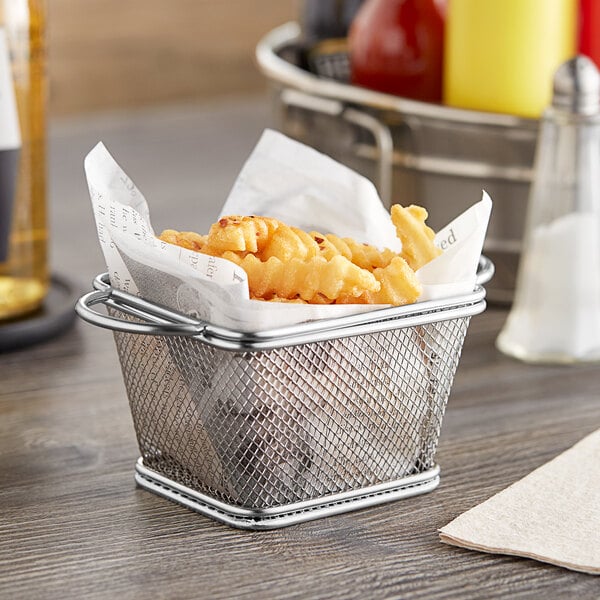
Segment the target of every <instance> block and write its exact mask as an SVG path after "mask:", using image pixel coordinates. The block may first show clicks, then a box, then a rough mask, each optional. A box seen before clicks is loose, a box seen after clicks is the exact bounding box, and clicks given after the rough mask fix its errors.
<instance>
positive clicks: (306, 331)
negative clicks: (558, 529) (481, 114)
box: [76, 257, 493, 351]
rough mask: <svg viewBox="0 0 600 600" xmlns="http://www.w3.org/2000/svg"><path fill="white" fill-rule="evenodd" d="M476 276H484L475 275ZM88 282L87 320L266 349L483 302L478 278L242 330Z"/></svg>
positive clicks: (446, 314) (458, 312) (435, 318)
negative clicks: (433, 292)
mask: <svg viewBox="0 0 600 600" xmlns="http://www.w3.org/2000/svg"><path fill="white" fill-rule="evenodd" d="M480 264H484V265H486V268H487V273H488V274H489V272H490V271H491V272H492V273H493V265H492V263H491V261H489V259H487V258H484V257H482V263H480ZM480 270H481V269H480ZM479 281H480V283H484V282H485V281H484V280H483V279H482V278H481V277H480V279H479ZM93 285H94V289H95V291H93V292H89V293H87V294H85V295H84V296H82V297H81V298H80V299H79V301H78V303H77V306H76V311H77V313H78V314H79V316H80V317H81V318H82V319H83V320H85V321H87V322H89V323H91V324H92V325H96V326H98V327H103V328H105V329H110V330H112V331H120V332H124V333H140V334H147V335H162V336H164V335H169V336H174V335H179V336H186V337H193V338H194V339H196V340H198V341H201V342H204V343H206V344H209V345H211V346H215V347H217V348H220V349H224V350H232V351H264V350H272V349H275V348H283V347H286V346H295V345H298V344H305V343H313V342H322V341H327V340H331V339H339V338H344V337H351V336H357V335H366V334H371V333H379V332H382V331H389V330H392V329H402V328H407V327H415V326H420V325H426V324H428V323H434V322H440V321H447V320H451V319H457V318H462V317H470V316H473V315H476V314H479V313H481V312H483V311H484V310H485V307H486V303H485V289H484V288H483V287H482V285H479V284H478V285H476V286H475V288H474V290H473V291H472V292H471V293H469V294H464V295H461V296H454V297H450V298H443V299H438V300H427V301H423V302H417V303H415V304H408V305H405V306H394V307H386V308H381V309H376V310H373V311H370V312H365V313H359V314H354V315H349V316H345V317H337V318H333V319H322V320H319V321H311V322H306V323H300V324H298V325H292V326H286V327H281V328H277V329H270V330H262V331H255V332H250V333H248V332H242V331H239V330H235V329H230V328H227V327H221V326H217V325H212V324H210V323H207V322H203V321H199V320H197V319H193V318H191V317H189V316H187V315H184V314H182V313H179V312H177V311H175V310H173V309H170V308H167V307H164V306H160V305H158V304H156V303H154V302H150V301H148V300H144V299H143V298H138V297H136V296H133V295H131V294H128V293H126V292H123V291H121V290H118V289H115V288H113V287H112V286H111V285H110V280H109V276H108V273H103V274H101V275H98V276H97V277H96V278H95V280H94V284H93ZM95 304H104V305H105V306H107V307H110V308H112V309H116V310H118V311H120V312H122V313H125V314H129V315H133V316H135V317H137V318H138V319H141V320H142V321H143V322H144V324H138V323H132V322H131V321H130V320H126V319H119V318H118V317H114V316H106V315H103V314H102V313H99V312H97V311H95V310H92V308H91V306H93V305H95Z"/></svg>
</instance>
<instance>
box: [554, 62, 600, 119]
mask: <svg viewBox="0 0 600 600" xmlns="http://www.w3.org/2000/svg"><path fill="white" fill-rule="evenodd" d="M552 106H553V107H554V108H557V109H559V110H566V111H568V112H570V113H574V114H578V115H593V114H596V113H597V112H598V111H600V73H599V72H598V69H597V68H596V65H595V64H594V62H593V61H592V60H590V59H589V58H587V57H586V56H581V55H578V56H576V57H575V58H572V59H570V60H568V61H566V62H564V63H563V64H562V65H561V66H560V67H558V69H557V70H556V73H555V74H554V92H553V97H552Z"/></svg>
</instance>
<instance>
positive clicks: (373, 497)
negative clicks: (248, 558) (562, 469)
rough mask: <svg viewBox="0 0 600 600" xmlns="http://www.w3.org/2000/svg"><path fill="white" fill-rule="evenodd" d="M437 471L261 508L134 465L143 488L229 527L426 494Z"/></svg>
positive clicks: (278, 522) (283, 521)
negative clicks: (225, 499) (236, 502)
mask: <svg viewBox="0 0 600 600" xmlns="http://www.w3.org/2000/svg"><path fill="white" fill-rule="evenodd" d="M439 473H440V469H439V467H438V466H437V465H436V466H434V467H433V468H431V469H429V470H427V471H425V472H423V473H419V474H418V475H411V476H410V477H404V478H402V479H397V480H396V481H389V482H386V483H381V484H378V485H373V486H369V487H364V488H361V489H359V490H352V491H350V492H343V493H339V494H331V495H329V496H323V497H321V498H316V499H313V500H305V501H302V502H295V503H293V504H285V505H281V506H276V507H270V508H264V509H260V508H258V509H257V508H244V507H241V506H236V505H233V504H227V503H224V502H221V501H219V500H215V499H214V498H211V497H210V496H206V495H205V494H202V493H200V492H197V491H195V490H192V489H190V488H188V487H185V486H183V485H180V484H178V483H176V482H175V481H173V480H171V479H168V478H167V477H164V476H163V475H160V474H159V473H157V472H156V471H153V470H152V469H148V468H147V467H145V466H144V462H143V460H142V458H139V459H138V461H137V463H136V466H135V481H136V483H137V484H138V485H139V486H140V487H142V488H144V489H146V490H149V491H151V492H154V493H155V494H158V495H159V496H162V497H163V498H167V499H168V500H172V501H174V502H177V503H178V504H181V505H183V506H185V507H187V508H189V509H191V510H193V511H196V512H198V513H200V514H203V515H205V516H207V517H210V518H212V519H214V520H215V521H219V522H221V523H225V524H226V525H230V526H231V527H237V528H239V529H252V530H266V529H278V528H280V527H287V526H288V525H295V524H296V523H303V522H305V521H312V520H314V519H320V518H321V517H329V516H331V515H337V514H340V513H345V512H350V511H353V510H358V509H360V508H366V507H369V506H376V505H378V504H384V503H385V502H391V501H392V500H399V499H401V498H408V497H410V496H416V495H418V494H425V493H427V492H430V491H432V490H434V489H435V488H436V487H437V486H438V485H439V483H440V475H439Z"/></svg>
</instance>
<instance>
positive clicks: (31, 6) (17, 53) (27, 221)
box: [0, 0, 48, 320]
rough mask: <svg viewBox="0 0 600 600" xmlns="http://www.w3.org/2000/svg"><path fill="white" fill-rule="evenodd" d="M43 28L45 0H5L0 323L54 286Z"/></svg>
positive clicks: (0, 5) (34, 304)
mask: <svg viewBox="0 0 600 600" xmlns="http://www.w3.org/2000/svg"><path fill="white" fill-rule="evenodd" d="M45 25H46V7H45V0H0V320H1V319H7V318H11V317H17V316H20V315H23V314H26V313H29V312H31V311H34V310H35V309H36V308H38V307H39V306H40V304H41V302H42V300H43V299H44V296H45V294H46V291H47V288H48V263H47V238H48V230H47V224H46V119H45V115H46V49H45ZM11 87H12V89H10V88H11ZM15 101H16V103H15ZM15 105H16V115H15V116H16V122H15V123H12V124H11V112H12V113H13V114H14V107H15ZM11 106H12V109H13V110H12V111H11ZM12 120H15V119H14V118H12Z"/></svg>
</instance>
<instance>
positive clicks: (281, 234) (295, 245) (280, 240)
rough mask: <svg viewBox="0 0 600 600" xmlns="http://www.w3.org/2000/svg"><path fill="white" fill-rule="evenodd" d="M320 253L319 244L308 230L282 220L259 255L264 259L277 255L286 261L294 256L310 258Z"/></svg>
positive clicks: (303, 258) (276, 256) (301, 258)
mask: <svg viewBox="0 0 600 600" xmlns="http://www.w3.org/2000/svg"><path fill="white" fill-rule="evenodd" d="M319 253H320V250H319V245H318V244H317V242H316V241H315V240H314V239H313V238H312V237H311V235H309V234H308V233H306V231H302V229H298V228H297V227H290V226H289V225H285V224H284V223H281V222H280V223H279V227H278V228H277V230H276V231H275V232H274V233H273V235H272V236H271V237H270V238H269V240H268V242H267V243H266V244H265V246H264V247H263V249H262V251H261V252H259V253H258V254H257V256H258V257H259V258H260V259H261V260H263V261H265V260H268V259H269V258H271V257H275V258H278V259H279V260H282V261H284V262H285V261H287V260H290V259H292V258H299V259H300V260H308V259H311V258H314V257H315V256H319Z"/></svg>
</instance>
